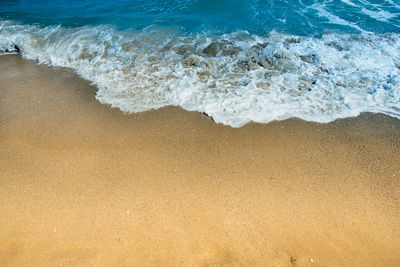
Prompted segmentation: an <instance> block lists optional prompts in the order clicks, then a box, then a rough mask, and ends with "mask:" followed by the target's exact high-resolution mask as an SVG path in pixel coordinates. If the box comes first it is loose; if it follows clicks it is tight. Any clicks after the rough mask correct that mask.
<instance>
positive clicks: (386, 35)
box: [0, 0, 400, 127]
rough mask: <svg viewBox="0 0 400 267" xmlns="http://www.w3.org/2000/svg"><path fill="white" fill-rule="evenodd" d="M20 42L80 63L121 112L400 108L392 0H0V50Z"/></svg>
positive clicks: (398, 33) (315, 112) (290, 113)
mask: <svg viewBox="0 0 400 267" xmlns="http://www.w3.org/2000/svg"><path fill="white" fill-rule="evenodd" d="M15 52H18V53H21V54H22V55H23V56H24V57H26V58H28V59H34V60H38V61H39V62H40V63H46V64H51V65H57V66H64V67H70V68H73V69H75V70H76V71H77V73H79V74H80V75H81V76H82V77H84V78H86V79H88V80H91V81H93V83H95V84H96V85H97V86H98V87H99V91H98V93H97V98H98V99H99V100H100V101H101V102H104V103H108V104H111V105H113V106H115V107H118V108H120V109H121V110H123V111H126V112H138V111H144V110H148V109H152V108H158V107H161V106H165V105H176V106H181V107H182V108H184V109H187V110H197V111H200V112H205V113H207V114H209V115H210V116H212V117H213V118H214V120H215V121H216V122H220V123H224V124H228V125H231V126H234V127H237V126H241V125H243V124H245V123H247V122H249V121H256V122H269V121H271V120H281V119H286V118H289V117H299V118H302V119H305V120H311V121H319V122H328V121H332V120H334V119H337V118H342V117H347V116H355V115H357V114H359V113H360V112H364V111H369V112H381V113H385V114H389V115H391V116H395V117H400V1H399V0H248V1H244V0H219V1H217V0H215V1H212V0H164V1H161V0H158V1H155V0H133V1H127V0H117V1H94V0H81V1H77V0H70V1H61V0H52V1H50V0H48V1H38V0H2V1H0V53H3V54H5V53H15ZM0 60H1V59H0Z"/></svg>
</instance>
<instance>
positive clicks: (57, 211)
mask: <svg viewBox="0 0 400 267" xmlns="http://www.w3.org/2000/svg"><path fill="white" fill-rule="evenodd" d="M95 92H96V88H95V87H94V86H92V85H90V84H89V82H87V81H85V80H82V79H80V78H78V77H77V75H76V74H74V73H73V72H72V71H71V70H67V69H62V68H53V67H48V66H44V65H37V64H36V63H35V62H30V61H26V60H23V59H22V58H20V57H19V56H16V55H9V56H1V57H0V265H1V266H225V265H226V266H399V265H400V242H399V240H400V208H399V207H400V121H399V120H396V119H393V118H390V117H388V116H384V115H376V114H375V115H373V114H362V115H361V116H360V117H358V118H349V119H344V120H339V121H336V122H333V123H329V124H316V123H310V122H304V121H301V120H298V119H290V120H287V121H282V122H273V123H270V124H267V125H260V124H248V125H246V126H245V127H242V128H239V129H233V128H230V127H227V126H223V125H216V124H214V123H213V122H212V120H211V119H210V118H208V117H206V116H204V115H201V114H198V113H195V112H186V111H183V110H181V109H179V108H173V107H168V108H162V109H160V110H157V111H149V112H144V113H140V114H134V115H124V114H122V113H121V112H120V111H118V110H116V109H111V108H110V107H109V106H107V105H102V104H100V103H98V102H97V101H96V100H95V98H94V95H95Z"/></svg>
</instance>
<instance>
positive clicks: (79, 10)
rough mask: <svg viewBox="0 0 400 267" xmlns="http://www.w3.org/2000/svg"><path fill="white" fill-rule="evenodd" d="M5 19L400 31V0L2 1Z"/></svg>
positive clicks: (305, 31)
mask: <svg viewBox="0 0 400 267" xmlns="http://www.w3.org/2000/svg"><path fill="white" fill-rule="evenodd" d="M0 17H1V18H3V19H12V20H17V21H20V22H23V23H38V24H41V25H45V26H47V25H54V24H61V25H64V26H69V27H78V26H83V25H100V24H110V25H116V26H117V27H118V28H119V29H128V28H133V29H137V30H140V29H143V28H145V27H148V26H151V25H158V26H168V27H178V28H180V29H182V30H183V31H186V32H199V31H219V32H232V31H237V30H246V31H249V32H251V33H257V34H264V33H266V32H269V31H271V30H276V31H282V32H287V33H291V34H299V35H313V34H319V33H323V32H326V31H339V32H346V33H357V32H360V31H369V32H375V33H387V32H400V2H399V1H398V0H389V1H384V0H361V1H360V0H352V1H351V0H346V1H340V0H325V1H321V0H303V1H300V0H247V1H246V0H158V1H155V0H133V1H127V0H118V1H94V0H80V1H78V0H69V1H62V0H53V1H48V0H47V1H44V0H41V1H40V0H19V1H17V0H3V1H0Z"/></svg>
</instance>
